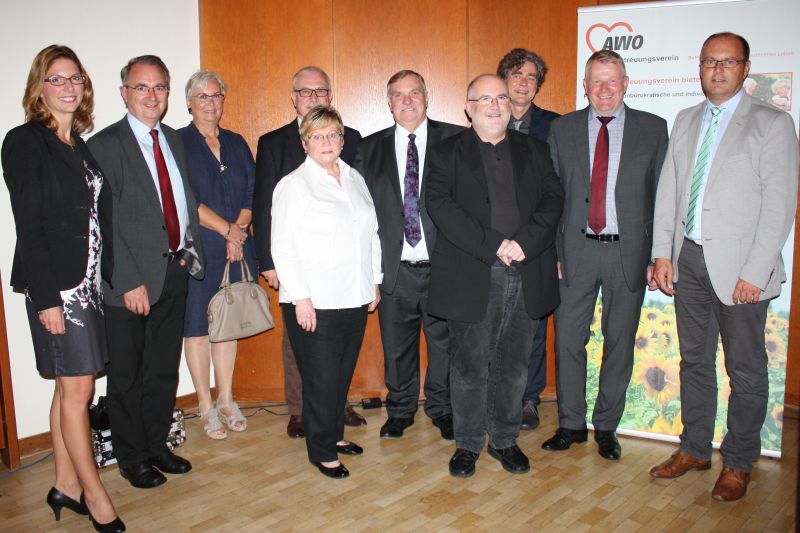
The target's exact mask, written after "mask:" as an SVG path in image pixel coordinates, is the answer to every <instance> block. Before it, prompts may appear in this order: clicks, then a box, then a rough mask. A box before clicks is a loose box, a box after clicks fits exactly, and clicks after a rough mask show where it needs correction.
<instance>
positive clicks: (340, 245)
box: [272, 157, 383, 309]
mask: <svg viewBox="0 0 800 533" xmlns="http://www.w3.org/2000/svg"><path fill="white" fill-rule="evenodd" d="M337 164H338V165H339V179H340V182H337V181H336V178H334V177H333V176H331V175H330V174H328V172H327V171H326V170H325V169H324V168H322V167H321V166H320V165H319V164H317V163H316V162H315V161H314V160H313V159H311V158H310V157H306V160H305V162H304V163H303V164H302V165H300V166H299V167H298V168H297V170H295V171H294V172H292V173H291V174H289V175H288V176H286V177H285V178H283V179H282V180H280V181H279V182H278V185H277V186H276V187H275V192H274V193H273V197H272V198H273V199H272V259H273V261H274V262H275V270H276V271H277V274H278V279H279V280H280V301H281V302H282V303H289V302H293V303H294V302H297V300H302V299H304V298H311V302H312V303H313V305H314V308H315V309H346V308H352V307H360V306H362V305H364V304H368V303H370V302H372V301H373V300H375V285H379V284H380V283H381V282H382V281H383V273H382V272H381V242H380V239H379V238H378V218H377V216H376V215H375V205H374V204H373V203H372V196H370V194H369V189H367V185H366V183H365V182H364V178H362V177H361V174H359V173H358V172H357V171H356V170H355V169H353V168H351V167H350V166H348V165H347V163H345V162H344V161H342V160H341V159H338V160H337Z"/></svg>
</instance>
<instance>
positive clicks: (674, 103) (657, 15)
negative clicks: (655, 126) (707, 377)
mask: <svg viewBox="0 0 800 533" xmlns="http://www.w3.org/2000/svg"><path fill="white" fill-rule="evenodd" d="M798 20H800V2H799V1H798V0H706V1H703V0H698V1H687V2H646V3H640V4H625V5H610V6H601V7H590V8H581V9H579V10H578V62H577V70H578V87H577V95H578V97H577V102H576V106H577V107H578V108H582V107H585V106H586V105H587V104H588V102H587V101H586V98H585V97H584V96H583V95H584V90H583V85H582V81H583V75H584V67H585V64H586V60H587V59H588V58H589V56H590V55H591V54H592V53H593V52H595V51H596V50H602V49H607V50H614V51H615V52H618V53H619V54H620V55H621V56H622V57H623V58H624V59H625V65H626V68H627V73H628V76H629V79H630V81H629V84H628V92H627V94H626V96H625V103H626V104H627V105H628V106H630V107H632V108H635V109H641V110H644V111H649V112H651V113H655V114H657V115H659V116H661V117H664V118H665V119H666V120H667V122H668V124H669V128H670V130H671V129H672V122H673V120H674V119H675V116H676V115H677V114H678V112H679V111H680V110H681V109H684V108H687V107H690V106H693V105H695V104H697V103H699V102H700V101H702V100H703V99H704V98H705V97H704V95H703V91H702V89H701V87H700V78H699V68H698V62H699V54H700V48H701V46H702V43H703V41H704V40H705V38H706V37H708V36H709V35H710V34H712V33H717V32H720V31H732V32H735V33H738V34H741V35H743V36H744V37H745V38H746V39H747V40H748V42H749V43H750V47H751V53H750V60H751V67H750V75H749V77H748V79H747V80H746V81H745V90H746V91H747V92H748V93H749V94H751V95H752V96H753V97H755V98H759V99H761V100H763V101H765V102H768V103H769V104H771V105H773V106H775V107H776V108H778V109H782V110H784V111H787V112H789V113H790V114H791V115H792V118H793V119H794V123H795V128H797V125H798V115H800V113H799V111H800V101H798V99H797V98H796V97H795V96H794V94H795V93H794V87H793V83H794V80H796V79H798V76H800V39H798V38H797V28H798V26H797V21H798ZM793 246H794V232H792V233H791V234H790V235H789V239H788V241H787V245H786V246H785V247H784V250H783V259H784V262H785V263H786V267H787V276H788V278H789V279H788V280H787V282H786V283H785V284H784V286H783V289H782V292H781V296H780V297H779V298H776V299H775V300H773V301H772V302H771V303H770V306H769V314H768V316H767V325H766V330H765V332H764V334H765V335H764V338H765V342H766V348H767V354H768V357H769V404H768V410H767V417H766V421H765V422H764V426H763V427H762V429H761V447H762V453H763V454H764V455H770V456H780V449H781V434H782V426H783V398H784V392H785V381H786V357H787V346H788V337H789V308H790V302H791V299H790V295H791V286H792V285H791V284H792V280H791V272H792V250H793ZM601 301H602V298H600V299H598V304H597V308H596V309H595V317H596V320H595V321H594V322H593V326H592V337H591V341H590V342H589V345H588V347H587V352H588V369H587V385H586V401H587V403H588V404H589V412H590V413H591V409H592V408H593V407H594V402H595V399H596V396H597V390H598V387H597V383H598V382H597V378H598V370H599V368H600V362H601V359H602V346H603V334H602V332H601V331H600V316H601V314H600V310H601ZM634 358H635V366H634V370H633V378H632V379H631V383H630V386H629V387H628V395H627V404H626V407H625V413H624V415H623V417H622V421H621V422H620V426H619V432H620V433H624V434H629V435H636V436H642V437H650V438H658V439H664V440H674V441H677V435H679V434H680V432H681V430H682V424H681V404H680V382H679V377H678V368H679V363H680V353H679V350H678V333H677V328H676V325H675V308H674V305H673V300H672V298H669V297H667V296H664V295H663V294H661V293H660V292H648V293H647V295H646V296H645V303H644V306H643V307H642V314H641V318H640V321H639V331H638V332H637V336H636V348H635V353H634ZM717 387H718V391H719V401H718V408H717V418H716V428H715V432H714V440H715V447H716V446H718V445H719V442H721V440H722V436H723V435H724V433H725V430H726V428H725V423H726V420H727V405H728V397H729V395H730V385H729V383H728V377H727V375H726V373H725V365H724V359H723V352H722V344H721V343H720V344H718V349H717ZM589 422H591V421H589Z"/></svg>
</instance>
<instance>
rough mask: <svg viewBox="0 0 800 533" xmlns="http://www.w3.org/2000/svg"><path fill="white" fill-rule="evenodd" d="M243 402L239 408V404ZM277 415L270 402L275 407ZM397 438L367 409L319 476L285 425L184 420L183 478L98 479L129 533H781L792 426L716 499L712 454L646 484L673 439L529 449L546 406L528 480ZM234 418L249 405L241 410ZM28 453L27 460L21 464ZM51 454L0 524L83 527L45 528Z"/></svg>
mask: <svg viewBox="0 0 800 533" xmlns="http://www.w3.org/2000/svg"><path fill="white" fill-rule="evenodd" d="M243 407H244V406H243ZM275 410H276V411H278V412H280V410H281V408H276V409H275ZM421 411H422V410H421V409H420V412H419V413H418V414H417V423H416V424H415V425H414V426H412V427H411V428H409V429H408V430H406V436H405V437H404V438H403V439H400V440H394V441H381V440H380V439H379V438H378V429H379V428H380V426H381V424H382V423H383V421H384V419H385V411H384V410H383V409H381V410H374V411H366V412H365V415H366V417H367V420H368V421H369V425H368V426H366V427H365V428H358V429H355V430H353V429H348V431H347V432H346V437H347V438H349V439H352V440H354V441H355V442H357V443H359V444H360V445H362V446H363V447H364V449H365V454H364V455H363V456H361V457H355V458H347V457H345V458H344V462H345V464H346V465H347V466H348V468H349V469H350V472H351V477H350V478H349V479H347V480H330V479H328V478H325V477H323V476H322V475H321V474H320V473H319V472H317V470H316V469H315V468H313V467H312V466H310V465H309V464H308V461H307V458H306V450H305V445H304V441H291V440H289V439H288V438H287V437H286V434H285V425H286V417H283V416H275V415H271V414H267V413H264V412H263V411H262V412H259V413H258V414H256V415H255V416H252V417H251V418H250V419H249V425H250V428H249V429H248V431H247V432H245V433H241V434H235V433H232V434H231V435H230V437H229V438H228V439H227V440H225V441H211V440H210V439H208V438H206V437H205V436H204V435H202V433H201V429H200V427H199V423H198V421H197V419H192V420H188V421H187V425H188V440H187V442H186V443H185V444H184V445H183V446H181V447H180V448H179V449H178V452H179V453H180V454H181V455H183V456H185V457H187V458H189V459H190V460H191V461H192V463H193V465H194V470H192V471H191V472H190V473H189V474H186V475H183V476H168V477H169V481H168V482H167V483H166V484H165V485H163V486H161V487H159V488H156V489H151V490H140V489H134V488H132V487H131V486H130V485H129V484H128V483H127V482H126V481H125V480H123V479H122V478H121V477H120V475H119V473H118V471H117V468H116V466H111V467H108V468H106V469H104V470H103V471H102V473H101V477H102V479H103V482H104V483H105V485H106V487H107V488H108V489H109V491H110V493H111V497H112V499H113V500H114V502H115V504H116V506H117V509H118V510H119V511H120V514H121V516H122V518H123V519H124V520H125V522H126V523H127V525H128V530H129V531H134V532H135V531H159V532H161V531H170V532H172V531H289V530H297V531H348V532H350V531H369V532H385V531H389V530H392V531H413V532H419V531H569V532H570V533H576V532H578V531H646V532H654V531H675V532H683V531H698V532H706V531H725V532H731V531H738V530H741V531H794V530H795V527H796V517H795V494H796V482H797V421H796V420H787V421H786V423H785V425H784V450H785V456H784V458H783V459H781V460H773V459H766V458H762V459H761V460H760V461H759V462H758V464H757V465H756V467H755V469H754V474H753V476H754V477H753V481H752V482H751V484H750V491H749V493H748V495H747V497H746V498H744V499H743V500H740V501H739V502H735V503H729V504H721V503H717V502H715V501H713V500H712V499H711V495H710V491H711V487H712V486H713V484H714V481H715V480H716V477H717V475H718V474H719V470H720V468H721V460H720V457H719V455H718V454H716V453H715V456H714V467H713V468H712V470H710V471H707V472H699V473H698V472H692V473H689V474H687V475H685V476H684V477H682V478H680V479H677V480H673V481H666V480H653V479H651V478H650V476H649V475H648V474H647V470H648V469H649V468H650V466H652V465H653V464H655V463H657V462H660V461H661V460H662V459H665V458H666V457H667V456H668V455H669V454H670V453H672V451H673V450H674V449H675V445H673V444H668V443H659V442H654V441H649V440H640V439H635V438H626V437H622V438H620V441H621V443H622V448H623V457H622V460H621V461H619V462H609V461H606V460H604V459H602V458H601V457H599V456H598V455H597V453H596V449H597V448H596V445H595V444H594V442H593V441H592V439H591V434H590V441H589V442H588V443H586V444H580V445H573V447H572V448H571V449H570V450H569V451H567V452H562V453H550V452H545V451H543V450H541V449H540V445H541V442H542V441H543V440H544V439H546V438H548V437H549V436H550V435H551V434H552V432H553V431H554V430H555V427H556V418H557V417H556V407H555V404H554V403H548V404H545V405H543V409H542V415H543V421H542V426H541V427H540V428H539V429H537V430H535V431H533V432H524V433H523V434H522V435H521V437H520V439H519V444H520V446H521V447H522V449H523V450H524V451H526V453H528V454H529V455H530V456H531V459H532V469H531V473H529V474H527V475H521V476H512V475H511V474H508V473H506V472H505V471H504V470H503V469H502V468H501V467H500V464H499V463H498V462H497V461H495V460H494V459H492V458H491V457H489V456H488V454H486V453H484V454H482V455H481V458H480V459H479V461H478V465H477V469H478V470H477V473H476V474H475V476H473V477H472V478H469V479H455V478H452V477H450V475H449V474H448V470H447V462H448V460H449V458H450V455H451V454H452V452H453V450H454V446H453V444H452V443H451V442H446V441H443V440H441V439H440V438H439V432H438V430H437V429H436V428H434V427H433V426H432V425H431V423H430V421H429V420H428V419H427V417H425V416H424V415H422V412H421ZM245 412H246V413H247V412H249V411H247V410H246V411H245ZM33 459H35V458H31V457H29V458H26V459H25V461H23V462H24V463H30V462H32V460H33ZM52 470H53V464H52V458H50V459H47V460H46V461H44V462H42V463H41V464H38V465H35V466H33V467H31V468H29V469H27V470H24V471H21V472H18V473H16V474H13V475H11V476H9V477H5V478H0V530H2V531H90V530H91V526H90V524H89V522H88V521H87V520H86V518H84V517H79V516H77V515H75V514H73V513H71V512H70V511H68V510H64V514H63V515H62V519H61V522H59V523H56V522H54V521H53V515H52V513H51V512H50V509H49V508H48V507H47V506H46V505H45V503H44V498H45V495H46V493H47V491H48V489H49V487H50V485H51V483H52Z"/></svg>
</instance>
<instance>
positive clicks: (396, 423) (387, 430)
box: [381, 416, 414, 439]
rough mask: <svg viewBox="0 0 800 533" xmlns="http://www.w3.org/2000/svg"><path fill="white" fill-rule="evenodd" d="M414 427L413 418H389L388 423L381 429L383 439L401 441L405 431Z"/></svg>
mask: <svg viewBox="0 0 800 533" xmlns="http://www.w3.org/2000/svg"><path fill="white" fill-rule="evenodd" d="M412 425H414V419H413V418H393V417H391V416H390V417H389V419H388V420H387V421H386V423H385V424H384V425H383V426H382V427H381V438H382V439H399V438H400V437H402V436H403V431H404V430H405V429H406V428H407V427H409V426H412Z"/></svg>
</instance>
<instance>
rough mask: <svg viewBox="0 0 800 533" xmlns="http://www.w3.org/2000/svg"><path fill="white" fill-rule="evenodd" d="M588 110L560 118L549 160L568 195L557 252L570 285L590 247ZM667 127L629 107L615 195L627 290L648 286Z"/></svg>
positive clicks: (550, 140) (551, 139)
mask: <svg viewBox="0 0 800 533" xmlns="http://www.w3.org/2000/svg"><path fill="white" fill-rule="evenodd" d="M588 115H589V108H588V107H586V108H584V109H581V110H578V111H575V112H573V113H569V114H568V115H564V116H562V117H559V118H557V119H555V120H553V122H552V123H551V125H550V135H549V137H548V143H549V144H550V157H551V158H552V159H553V167H554V168H555V170H556V174H558V176H559V177H560V178H561V184H562V186H563V187H564V191H565V193H566V200H565V202H564V211H563V213H562V215H561V222H560V223H559V227H558V233H557V235H556V247H557V250H558V260H559V261H560V262H561V269H562V273H563V275H564V279H563V282H564V283H565V284H566V285H569V284H570V282H571V280H572V279H573V277H574V276H575V274H576V271H577V268H578V262H579V261H580V258H581V257H583V253H582V251H583V247H584V246H585V245H586V224H587V220H588V218H589V205H590V204H589V201H590V193H591V178H592V170H591V168H589V160H590V159H589V129H588V125H587V123H588V120H589V116H588ZM667 141H668V136H667V123H666V121H665V120H664V119H662V118H661V117H658V116H656V115H653V114H651V113H646V112H644V111H637V110H636V109H631V108H629V107H628V106H625V129H624V130H623V132H622V153H621V154H620V164H619V170H618V173H617V184H616V188H615V190H614V201H615V203H616V209H617V221H618V224H619V249H620V253H621V259H622V271H623V275H624V276H625V282H626V284H627V286H628V289H630V290H631V291H636V290H640V289H642V288H643V287H644V286H645V284H646V283H647V265H648V263H649V261H650V247H651V244H652V234H653V233H652V230H653V207H654V204H655V196H656V186H657V184H658V176H659V173H660V172H661V165H662V163H663V162H664V155H665V153H666V151H667Z"/></svg>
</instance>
